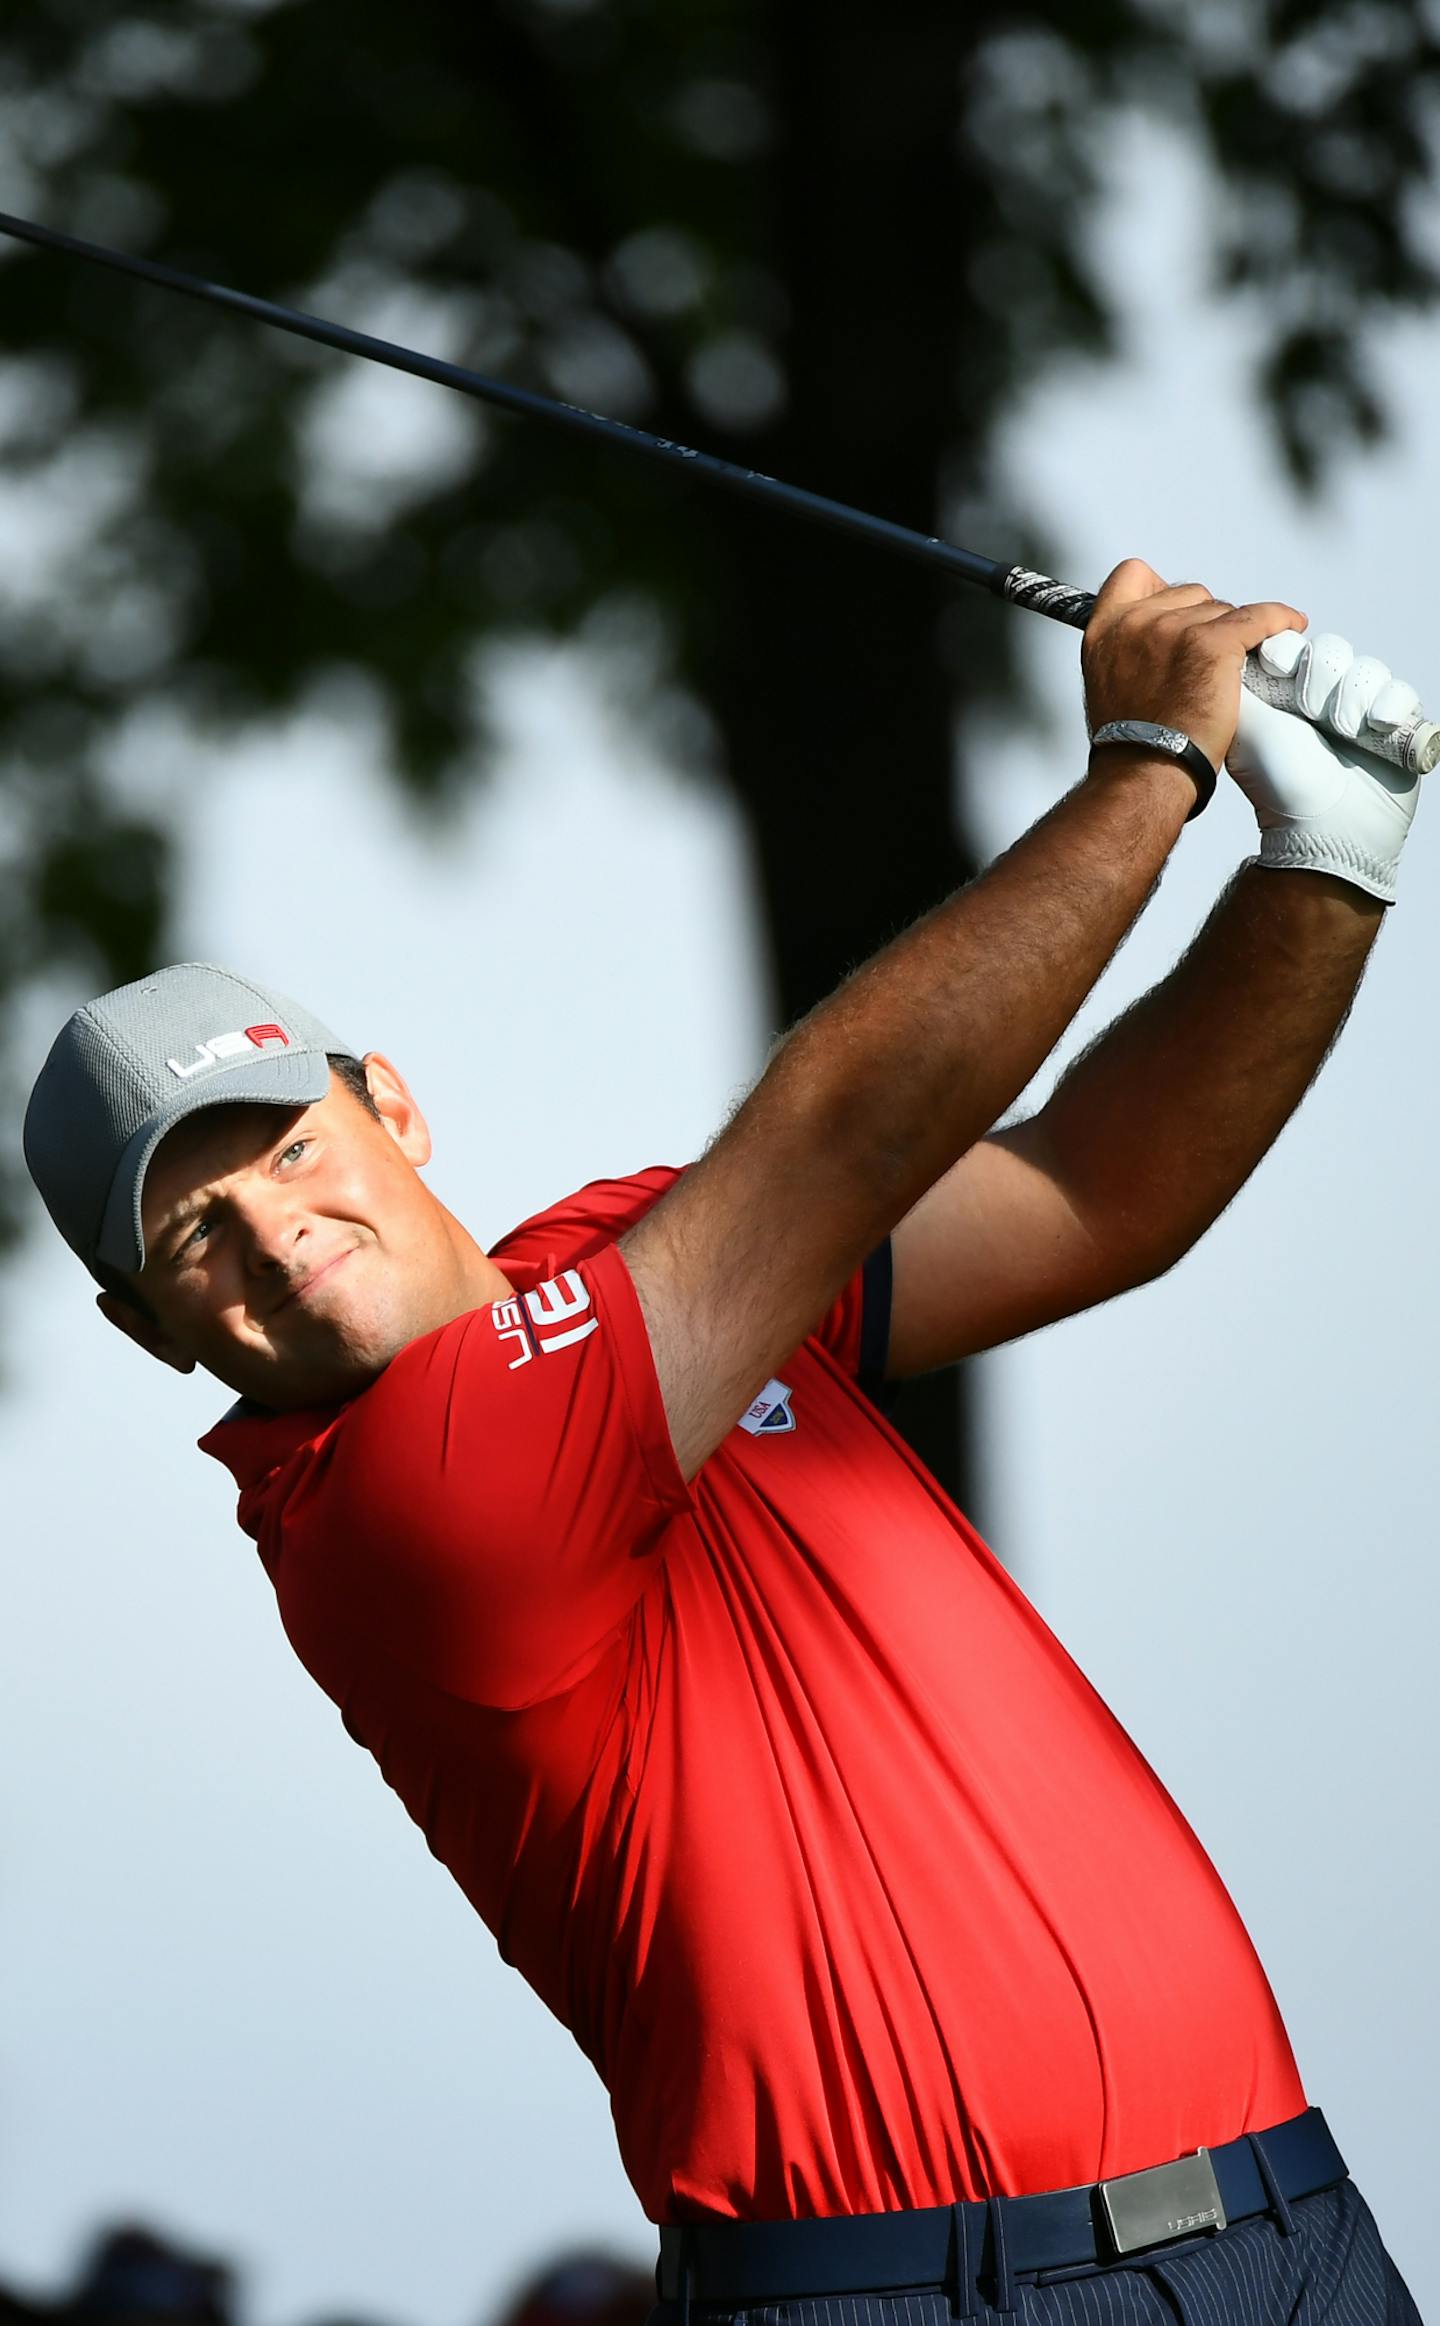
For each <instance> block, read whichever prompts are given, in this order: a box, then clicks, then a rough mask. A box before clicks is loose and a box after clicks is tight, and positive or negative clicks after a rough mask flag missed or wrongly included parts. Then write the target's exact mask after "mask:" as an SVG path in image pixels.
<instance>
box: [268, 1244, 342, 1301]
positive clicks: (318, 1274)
mask: <svg viewBox="0 0 1440 2326" xmlns="http://www.w3.org/2000/svg"><path fill="white" fill-rule="evenodd" d="M358 1250H359V1246H358V1245H357V1244H350V1245H347V1246H346V1249H345V1250H344V1251H343V1252H337V1253H336V1255H335V1257H334V1259H333V1260H327V1261H325V1263H324V1264H323V1266H321V1267H319V1268H312V1269H311V1271H310V1273H309V1275H308V1276H305V1277H302V1278H301V1281H300V1282H299V1283H298V1284H295V1285H292V1286H291V1288H290V1290H289V1291H288V1292H287V1293H286V1295H285V1298H284V1299H283V1300H279V1301H277V1302H276V1304H275V1306H276V1309H277V1311H278V1310H279V1309H282V1308H290V1307H292V1306H293V1305H294V1304H295V1303H296V1302H299V1303H300V1304H302V1305H303V1304H304V1302H306V1301H307V1300H308V1299H309V1298H310V1295H311V1293H312V1292H314V1291H315V1289H316V1287H317V1286H319V1285H321V1284H323V1283H324V1282H325V1281H326V1279H327V1277H330V1276H333V1275H334V1273H335V1271H336V1269H337V1268H341V1267H343V1266H344V1264H345V1262H346V1261H347V1260H348V1259H349V1258H350V1257H351V1254H352V1253H354V1252H356V1251H358Z"/></svg>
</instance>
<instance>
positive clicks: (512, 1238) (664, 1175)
mask: <svg viewBox="0 0 1440 2326" xmlns="http://www.w3.org/2000/svg"><path fill="white" fill-rule="evenodd" d="M679 1176H680V1173H679V1171H678V1170H677V1169H676V1168H675V1167H674V1166H673V1165H671V1164H661V1163H655V1164H651V1165H650V1166H649V1167H648V1169H646V1170H644V1171H634V1172H631V1173H630V1174H629V1175H628V1177H626V1178H624V1179H592V1180H590V1181H588V1183H587V1184H586V1185H585V1186H584V1187H580V1188H577V1189H576V1190H575V1192H574V1193H573V1194H572V1195H567V1196H563V1197H562V1198H561V1200H560V1201H559V1202H558V1203H552V1204H549V1205H547V1206H546V1208H545V1210H544V1211H537V1212H532V1214H531V1215H530V1217H529V1218H528V1219H525V1220H522V1221H521V1222H520V1225H519V1226H518V1227H515V1228H511V1230H510V1231H509V1233H508V1234H507V1235H505V1236H502V1237H501V1239H500V1241H499V1242H498V1243H495V1244H492V1245H490V1247H489V1257H490V1258H491V1259H492V1260H493V1261H494V1262H495V1265H496V1266H497V1267H498V1268H504V1267H506V1266H508V1265H510V1264H512V1263H513V1264H514V1265H516V1266H519V1267H526V1266H534V1267H540V1268H545V1267H548V1266H549V1265H550V1264H551V1263H552V1262H553V1263H555V1264H557V1265H559V1266H567V1265H572V1264H573V1263H574V1262H575V1261H576V1260H584V1259H587V1258H588V1257H589V1255H590V1254H591V1253H592V1252H598V1251H601V1250H602V1249H603V1248H604V1246H605V1245H606V1244H613V1243H615V1242H616V1240H617V1239H618V1238H619V1237H621V1236H623V1235H624V1234H625V1233H626V1231H627V1230H628V1229H630V1228H633V1227H634V1225H635V1223H636V1221H637V1220H640V1219H643V1218H644V1216H645V1214H646V1212H647V1211H649V1210H650V1208H651V1206H652V1204H655V1203H658V1202H659V1200H660V1197H661V1196H662V1195H663V1194H664V1193H665V1191H666V1189H667V1188H669V1187H673V1186H674V1184H675V1181H676V1180H677V1179H678V1178H679Z"/></svg>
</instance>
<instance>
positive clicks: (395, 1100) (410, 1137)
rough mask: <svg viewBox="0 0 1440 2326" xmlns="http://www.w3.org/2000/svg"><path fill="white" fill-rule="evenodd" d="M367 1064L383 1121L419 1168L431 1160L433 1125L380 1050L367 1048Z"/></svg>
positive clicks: (404, 1152) (401, 1077)
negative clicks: (431, 1127) (426, 1118)
mask: <svg viewBox="0 0 1440 2326" xmlns="http://www.w3.org/2000/svg"><path fill="white" fill-rule="evenodd" d="M364 1065H365V1080H366V1082H367V1083H368V1084H369V1086H370V1096H371V1098H372V1099H373V1100H374V1102H375V1105H376V1107H377V1109H378V1110H379V1115H380V1120H381V1121H382V1123H383V1124H384V1125H385V1128H386V1130H387V1131H388V1132H389V1133H390V1136H391V1138H392V1139H393V1140H394V1141H395V1144H396V1146H397V1147H398V1148H399V1149H400V1152H401V1154H402V1155H403V1156H404V1157H405V1158H406V1160H407V1162H410V1163H413V1164H414V1165H415V1167H416V1169H417V1170H418V1169H419V1168H420V1166H421V1164H423V1163H428V1162H429V1160H430V1125H429V1124H428V1123H427V1122H426V1120H425V1117H424V1116H423V1115H422V1114H421V1112H420V1109H419V1107H418V1106H417V1104H416V1102H415V1094H414V1092H413V1091H412V1090H411V1088H410V1085H409V1083H408V1082H407V1081H406V1080H405V1077H404V1075H403V1074H402V1073H401V1072H400V1069H399V1067H398V1066H392V1064H391V1063H390V1060H389V1059H388V1058H386V1057H384V1056H383V1055H382V1053H381V1052H380V1051H379V1050H367V1051H366V1053H365V1060H364Z"/></svg>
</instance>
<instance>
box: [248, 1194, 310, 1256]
mask: <svg viewBox="0 0 1440 2326" xmlns="http://www.w3.org/2000/svg"><path fill="white" fill-rule="evenodd" d="M234 1216H235V1224H236V1227H237V1228H238V1230H239V1232H240V1236H241V1241H242V1245H243V1249H244V1253H245V1259H246V1263H247V1265H248V1266H249V1267H251V1268H254V1269H257V1270H259V1271H261V1272H262V1273H263V1272H265V1271H268V1270H270V1269H272V1268H289V1267H293V1265H294V1263H295V1259H296V1257H297V1255H298V1253H299V1252H300V1251H301V1250H302V1249H303V1247H304V1243H305V1238H306V1235H307V1233H308V1230H307V1228H306V1224H305V1219H304V1215H303V1213H302V1211H301V1208H300V1206H299V1204H297V1202H296V1201H295V1198H294V1196H293V1194H292V1193H291V1192H290V1190H289V1189H288V1188H283V1187H267V1188H257V1189H247V1190H244V1191H242V1192H241V1193H239V1194H238V1195H237V1196H236V1197H235V1198H234Z"/></svg>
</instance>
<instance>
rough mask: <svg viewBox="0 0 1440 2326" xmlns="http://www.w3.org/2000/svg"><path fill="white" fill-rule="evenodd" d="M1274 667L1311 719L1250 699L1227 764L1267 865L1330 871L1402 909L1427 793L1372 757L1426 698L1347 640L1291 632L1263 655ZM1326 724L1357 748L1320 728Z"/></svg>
mask: <svg viewBox="0 0 1440 2326" xmlns="http://www.w3.org/2000/svg"><path fill="white" fill-rule="evenodd" d="M1259 655H1260V661H1261V663H1262V664H1263V666H1264V667H1265V669H1266V670H1268V671H1271V672H1273V673H1274V674H1275V675H1276V676H1277V677H1289V676H1291V675H1292V674H1293V675H1294V677H1295V681H1296V687H1297V695H1298V700H1299V703H1300V706H1301V708H1302V709H1303V710H1304V712H1305V713H1306V717H1305V718H1303V719H1299V718H1296V717H1294V716H1293V715H1292V714H1291V713H1290V712H1288V711H1277V710H1274V709H1272V708H1271V706H1270V705H1269V704H1268V703H1263V702H1261V701H1260V700H1259V699H1258V697H1256V696H1254V695H1249V694H1247V695H1245V696H1243V697H1242V700H1241V704H1240V720H1239V725H1238V727H1237V728H1236V731H1235V739H1234V741H1233V743H1232V744H1231V746H1230V750H1229V754H1228V757H1227V761H1226V764H1227V766H1228V768H1229V771H1230V773H1231V775H1232V776H1233V777H1234V779H1235V781H1236V783H1237V784H1238V785H1239V786H1240V789H1241V790H1242V791H1243V792H1244V794H1245V797H1246V798H1247V799H1248V800H1249V802H1250V805H1251V806H1252V808H1253V809H1254V810H1255V815H1256V820H1257V822H1258V823H1259V826H1260V833H1261V839H1260V861H1261V863H1262V864H1265V865H1268V866H1270V867H1271V869H1272V870H1274V871H1279V872H1328V873H1331V874H1333V875H1334V877H1335V878H1336V879H1337V880H1345V881H1349V882H1350V884H1351V886H1352V887H1355V888H1361V889H1364V890H1365V891H1366V893H1367V894H1368V895H1370V896H1373V897H1378V898H1379V899H1380V901H1381V903H1382V904H1393V903H1394V901H1395V876H1396V870H1397V867H1398V864H1399V860H1400V850H1401V848H1402V847H1403V846H1404V843H1405V836H1406V834H1407V832H1408V831H1409V829H1410V821H1411V818H1412V817H1413V815H1414V813H1415V807H1416V803H1417V801H1418V799H1419V796H1420V778H1419V776H1418V775H1406V774H1405V773H1404V772H1403V771H1402V770H1401V769H1400V768H1398V767H1392V766H1391V765H1390V764H1389V762H1388V761H1387V760H1383V759H1374V758H1372V757H1371V756H1370V755H1369V753H1368V752H1366V751H1365V750H1364V748H1363V745H1364V743H1365V740H1366V738H1367V736H1371V735H1383V734H1386V733H1388V732H1389V730H1390V729H1391V728H1393V727H1398V726H1400V725H1401V724H1402V723H1403V722H1404V721H1405V720H1406V719H1408V718H1412V717H1413V716H1414V714H1415V712H1416V711H1417V710H1418V709H1419V701H1420V699H1419V696H1418V695H1417V694H1416V692H1415V689H1414V688H1413V687H1410V686H1407V685H1406V684H1405V683H1404V681H1403V680H1401V679H1397V678H1392V677H1391V675H1390V672H1389V670H1388V669H1387V667H1386V665H1385V664H1384V663H1383V662H1377V661H1376V660H1375V658H1374V656H1373V655H1368V654H1361V655H1356V654H1355V653H1353V652H1352V650H1351V648H1350V646H1349V644H1348V643H1347V641H1346V640H1345V639H1343V638H1337V637H1335V636H1333V635H1332V634H1330V633H1328V632H1327V633H1324V634H1322V635H1321V636H1320V637H1318V638H1307V639H1305V640H1303V641H1302V640H1300V639H1299V638H1297V637H1296V635H1295V633H1294V631H1293V630H1282V631H1281V632H1280V633H1279V635H1278V636H1277V637H1275V638H1270V639H1267V640H1265V642H1264V643H1263V645H1262V646H1261V647H1260V650H1259ZM1321 718H1323V719H1324V720H1325V721H1326V723H1327V725H1328V726H1329V727H1333V728H1337V729H1338V730H1339V732H1340V734H1341V735H1346V736H1353V737H1355V738H1356V745H1357V747H1355V748H1352V747H1351V746H1349V745H1348V744H1346V743H1342V742H1339V741H1337V740H1336V738H1335V736H1334V735H1331V734H1324V733H1322V732H1321V730H1320V729H1319V728H1318V727H1313V726H1311V725H1310V724H1309V721H1310V720H1311V719H1321Z"/></svg>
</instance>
